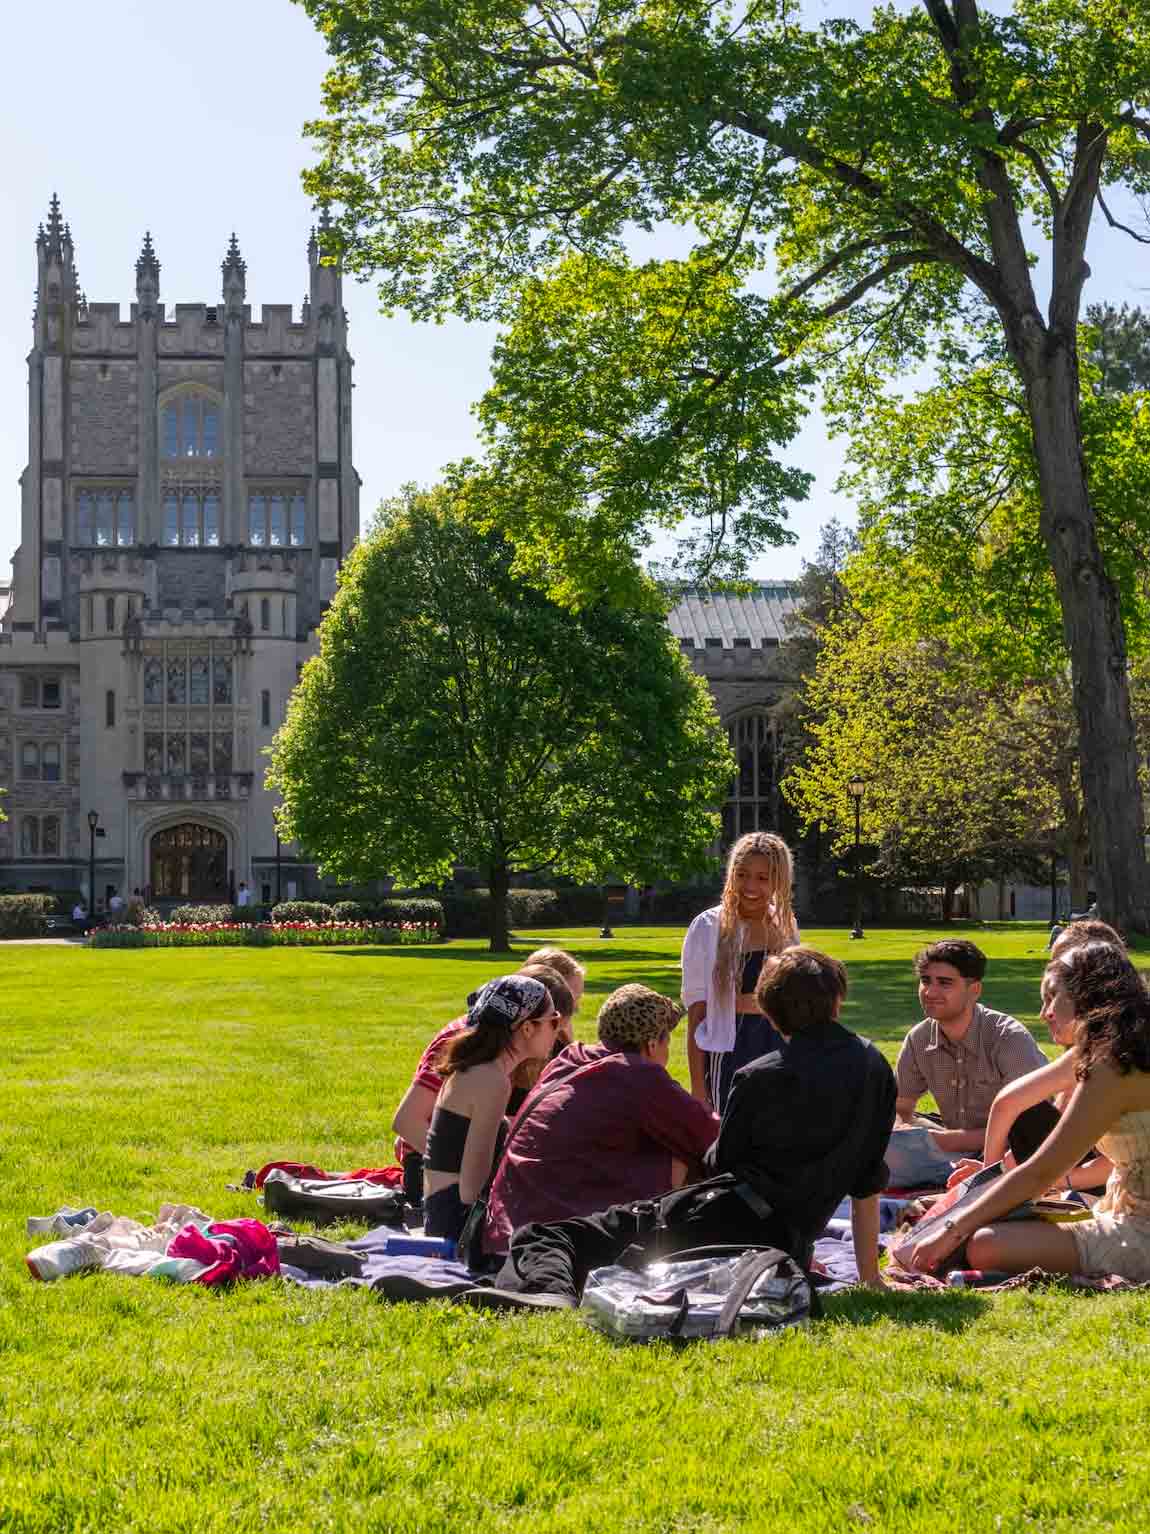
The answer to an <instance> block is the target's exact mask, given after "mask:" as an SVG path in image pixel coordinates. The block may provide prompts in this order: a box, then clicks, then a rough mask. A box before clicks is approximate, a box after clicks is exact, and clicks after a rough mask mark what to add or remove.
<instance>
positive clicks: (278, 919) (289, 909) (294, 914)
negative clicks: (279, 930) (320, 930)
mask: <svg viewBox="0 0 1150 1534" xmlns="http://www.w3.org/2000/svg"><path fill="white" fill-rule="evenodd" d="M272 921H273V922H275V923H276V925H277V926H279V925H282V924H283V923H284V922H295V921H314V922H329V921H331V906H329V905H326V904H325V903H324V902H323V901H322V900H281V901H280V903H279V905H277V906H275V907H274V908H273V910H272Z"/></svg>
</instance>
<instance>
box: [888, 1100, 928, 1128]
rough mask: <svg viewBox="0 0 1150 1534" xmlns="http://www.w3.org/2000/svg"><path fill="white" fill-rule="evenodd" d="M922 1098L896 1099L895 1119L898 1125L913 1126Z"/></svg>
mask: <svg viewBox="0 0 1150 1534" xmlns="http://www.w3.org/2000/svg"><path fill="white" fill-rule="evenodd" d="M920 1101H921V1099H920V1098H917V1097H896V1098H895V1100H894V1119H895V1123H896V1124H913V1123H914V1114H915V1109H916V1108H917V1107H918V1105H919V1102H920Z"/></svg>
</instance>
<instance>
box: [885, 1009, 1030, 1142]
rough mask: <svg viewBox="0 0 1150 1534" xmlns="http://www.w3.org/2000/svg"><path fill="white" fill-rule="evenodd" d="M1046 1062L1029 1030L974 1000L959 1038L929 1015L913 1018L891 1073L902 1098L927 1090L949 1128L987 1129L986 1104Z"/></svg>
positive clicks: (1002, 1013) (918, 1094)
mask: <svg viewBox="0 0 1150 1534" xmlns="http://www.w3.org/2000/svg"><path fill="white" fill-rule="evenodd" d="M1047 1063H1048V1062H1047V1059H1046V1056H1045V1055H1044V1054H1043V1053H1042V1051H1041V1049H1039V1047H1038V1045H1037V1044H1036V1043H1035V1042H1034V1039H1033V1038H1032V1036H1031V1034H1030V1031H1029V1029H1027V1028H1024V1027H1023V1025H1022V1024H1021V1023H1020V1022H1018V1021H1017V1020H1016V1019H1015V1018H1013V1017H1008V1016H1007V1015H1006V1013H1005V1012H992V1011H991V1010H990V1008H989V1007H984V1006H982V1005H981V1004H977V1003H976V1005H975V1008H974V1017H973V1020H972V1021H971V1024H970V1027H969V1028H968V1029H967V1031H966V1033H965V1035H964V1036H963V1038H961V1039H959V1040H958V1041H957V1042H956V1041H955V1040H953V1039H948V1038H947V1036H946V1034H945V1033H943V1031H942V1029H941V1028H940V1027H939V1026H938V1024H937V1023H936V1022H935V1021H934V1019H933V1018H931V1017H927V1018H924V1019H923V1020H922V1022H921V1023H916V1024H915V1025H914V1027H913V1028H912V1029H911V1030H910V1032H909V1033H908V1034H907V1036H906V1038H905V1039H904V1040H903V1043H902V1048H901V1049H900V1050H899V1054H898V1063H897V1065H896V1066H895V1077H896V1079H897V1081H898V1095H899V1097H900V1098H906V1097H911V1098H914V1099H915V1101H916V1102H917V1101H918V1099H919V1098H920V1097H924V1096H925V1095H926V1093H927V1092H929V1093H930V1094H931V1096H932V1097H933V1098H934V1100H935V1102H936V1103H937V1104H938V1111H939V1114H940V1115H941V1117H942V1122H943V1123H944V1124H945V1125H946V1127H947V1129H985V1128H986V1121H987V1119H988V1118H989V1116H990V1105H991V1103H993V1101H994V1099H995V1097H996V1096H997V1095H998V1093H999V1091H1000V1090H1001V1089H1002V1088H1003V1087H1004V1086H1005V1085H1006V1084H1007V1082H1008V1081H1016V1080H1017V1079H1018V1077H1019V1076H1027V1075H1029V1074H1030V1072H1031V1071H1036V1070H1037V1069H1038V1068H1039V1066H1041V1065H1046V1064H1047Z"/></svg>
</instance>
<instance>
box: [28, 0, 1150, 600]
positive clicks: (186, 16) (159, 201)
mask: <svg viewBox="0 0 1150 1534" xmlns="http://www.w3.org/2000/svg"><path fill="white" fill-rule="evenodd" d="M808 9H809V10H810V12H811V14H812V16H814V15H829V14H841V12H842V11H843V10H844V9H847V10H855V11H857V10H861V9H862V7H861V4H860V3H859V0H846V3H845V4H844V3H843V0H835V3H825V0H811V3H810V4H809V7H808ZM4 43H5V47H4V62H3V64H2V65H0V85H2V89H0V125H2V127H0V132H2V142H3V143H5V144H6V145H7V146H8V152H7V155H6V171H5V182H6V185H7V188H8V190H7V193H6V195H5V205H6V208H7V214H6V217H5V220H4V225H3V229H4V238H3V241H2V242H0V293H2V294H3V302H2V303H0V474H2V476H3V481H2V482H3V486H4V490H3V494H2V495H0V575H7V571H8V564H7V562H8V559H9V558H10V556H11V552H12V550H13V548H14V547H15V545H16V543H17V541H18V538H19V489H18V486H17V482H16V481H17V477H18V475H19V474H20V472H21V470H22V469H23V467H24V465H25V463H26V462H27V457H28V444H27V369H26V366H25V358H26V356H27V352H28V348H29V346H30V344H31V313H32V302H33V294H34V289H35V271H36V266H35V254H34V249H33V242H34V239H35V234H36V226H37V224H38V223H39V222H40V220H41V219H42V218H43V217H44V216H45V212H46V209H47V205H48V199H49V197H50V195H51V193H52V191H53V189H55V190H57V191H58V192H59V195H60V198H61V202H62V205H63V210H64V216H65V217H66V218H67V219H68V220H69V222H70V223H71V225H72V232H73V236H74V239H75V242H76V254H77V263H78V266H79V270H80V276H81V280H82V283H83V286H84V288H85V290H86V292H87V294H88V298H89V299H90V300H91V301H93V302H105V303H107V302H115V301H118V302H119V303H120V304H121V305H122V306H123V308H124V311H125V313H126V312H127V307H128V304H129V303H130V302H131V300H132V297H133V294H134V284H135V269H134V263H135V259H136V255H137V253H138V251H139V248H140V242H141V239H142V237H143V234H144V230H145V229H151V231H152V236H153V239H154V241H155V246H156V251H157V254H158V256H159V258H160V262H161V264H162V273H161V297H162V299H163V301H164V303H165V304H168V305H173V304H175V303H176V302H181V303H196V302H212V301H214V300H215V299H217V298H218V297H219V280H220V273H219V267H220V261H221V260H222V259H223V255H224V250H225V248H226V245H227V240H228V236H229V234H230V232H231V230H232V229H235V230H236V231H237V233H238V235H239V239H240V246H241V249H242V251H243V254H244V257H245V259H246V261H247V264H248V298H249V300H250V302H251V303H252V304H253V305H254V306H255V307H256V309H257V311H258V306H259V305H260V304H261V303H286V302H289V301H290V302H292V303H294V304H296V305H298V304H299V302H300V300H301V299H302V297H303V294H304V291H305V289H306V286H307V263H306V258H305V245H306V242H307V235H308V228H309V225H310V223H311V212H310V209H309V207H308V205H307V202H306V200H305V198H304V196H303V193H302V191H301V188H300V182H299V175H300V170H301V168H302V167H303V166H304V165H305V164H306V163H307V162H308V160H309V157H310V148H309V146H308V145H306V144H305V143H304V141H303V139H302V135H301V131H300V130H301V125H302V124H303V122H304V121H305V120H306V119H307V118H309V117H312V116H317V115H318V109H319V89H320V81H321V79H322V76H323V73H324V69H325V64H326V58H325V54H324V50H323V47H322V45H321V43H320V39H319V37H318V34H317V33H316V32H315V31H314V30H313V28H312V26H311V24H310V23H309V21H308V19H307V17H306V15H305V14H304V12H303V11H302V10H301V9H300V8H299V7H298V6H296V5H293V4H291V3H290V0H199V3H198V4H197V5H195V6H194V7H191V8H186V7H184V6H176V5H171V4H163V3H161V4H156V3H155V0H147V3H145V0H95V3H93V0H56V3H55V4H53V5H51V6H44V7H43V8H42V9H41V8H40V7H39V6H35V5H21V6H19V7H17V6H15V5H9V6H7V7H5V16H4ZM1091 262H1092V265H1093V267H1094V272H1095V279H1094V281H1093V282H1092V283H1091V285H1090V290H1089V296H1090V297H1091V298H1102V297H1112V298H1115V299H1117V300H1121V299H1123V298H1125V299H1129V300H1131V301H1134V302H1137V301H1138V300H1139V298H1140V296H1142V294H1143V290H1144V289H1145V288H1146V287H1147V284H1148V281H1150V261H1148V260H1147V252H1146V251H1145V250H1143V249H1141V248H1139V247H1136V246H1134V245H1132V244H1130V243H1129V242H1128V241H1126V240H1124V239H1120V238H1119V237H1110V238H1106V237H1101V238H1099V239H1098V240H1097V241H1096V243H1095V245H1094V247H1093V249H1092V251H1091ZM345 297H346V305H347V309H348V313H349V317H350V324H351V346H352V351H353V353H354V355H355V358H356V384H357V389H356V396H355V424H354V430H355V459H356V464H357V467H358V469H359V472H360V474H361V475H362V476H363V481H364V487H363V495H364V499H363V506H364V510H365V512H368V511H370V510H371V509H372V508H373V507H374V506H375V505H376V503H377V502H378V501H379V500H380V499H381V498H382V497H384V496H386V495H389V494H391V493H392V492H393V491H394V490H396V489H397V487H398V486H400V485H401V484H403V483H404V482H405V481H407V480H416V481H419V482H423V483H428V482H430V481H432V480H434V478H435V477H436V475H437V473H438V470H439V468H440V466H441V465H442V464H444V463H445V462H447V461H449V460H450V459H453V458H457V457H459V456H461V455H462V454H464V453H466V452H468V451H470V450H471V449H472V448H473V447H474V443H475V438H474V426H473V420H472V416H471V411H470V407H471V404H472V402H473V401H474V400H476V399H477V398H478V397H479V396H480V395H481V394H482V392H483V390H484V387H485V385H486V380H487V370H488V352H489V348H490V343H491V334H490V332H489V331H486V330H485V329H484V328H483V327H480V326H463V325H461V324H449V325H444V326H438V327H437V326H429V325H413V324H411V323H409V322H408V321H406V320H402V319H394V320H386V319H383V318H382V317H381V316H380V315H379V314H378V313H377V311H376V305H375V299H374V294H373V292H372V290H371V289H370V288H369V287H363V286H359V285H356V284H352V283H348V284H347V286H346V290H345ZM790 457H791V459H792V461H794V462H797V463H799V464H800V465H801V466H802V467H804V468H806V469H808V470H810V471H811V472H813V473H814V475H815V486H814V489H813V492H812V495H811V498H810V500H809V501H808V502H807V503H806V504H805V505H803V506H800V507H797V508H796V509H795V511H794V513H793V518H792V525H793V527H794V529H795V531H796V532H797V533H798V535H799V542H798V544H797V545H795V546H793V547H791V548H786V549H779V550H776V551H769V552H768V553H767V554H765V555H764V556H763V559H762V561H761V563H760V566H759V570H760V573H761V574H763V575H765V576H773V577H776V578H780V577H788V576H792V575H795V574H797V573H798V569H799V562H800V559H801V558H802V557H803V556H804V555H807V556H809V555H810V554H811V553H812V552H813V550H814V547H815V543H816V539H817V531H818V528H819V526H820V524H821V523H822V522H824V521H825V520H826V519H827V518H828V517H829V516H830V515H831V514H832V512H834V511H835V510H836V509H837V510H838V511H839V512H840V514H843V515H846V516H849V514H850V508H849V506H846V505H843V504H842V503H838V502H836V499H835V497H834V494H833V491H832V486H833V483H834V480H835V477H836V474H837V472H838V467H839V464H840V461H841V457H840V453H839V450H838V448H837V446H836V444H833V443H828V442H827V440H826V435H825V432H824V430H823V428H822V425H821V422H820V421H819V419H818V418H817V417H815V418H813V419H812V420H811V422H810V423H809V425H808V426H807V428H806V430H805V431H804V433H803V435H802V437H801V439H800V440H799V441H798V443H797V444H796V445H795V447H794V448H793V449H792V452H791V455H790Z"/></svg>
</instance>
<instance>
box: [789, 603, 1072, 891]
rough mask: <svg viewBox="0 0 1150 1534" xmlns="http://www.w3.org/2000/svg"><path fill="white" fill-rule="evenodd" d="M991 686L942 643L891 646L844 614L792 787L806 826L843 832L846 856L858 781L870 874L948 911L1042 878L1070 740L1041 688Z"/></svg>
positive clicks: (827, 637) (812, 697) (836, 623)
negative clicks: (852, 785)
mask: <svg viewBox="0 0 1150 1534" xmlns="http://www.w3.org/2000/svg"><path fill="white" fill-rule="evenodd" d="M980 680H981V679H980V677H979V675H978V672H977V668H975V667H972V666H971V665H970V663H969V661H967V660H966V659H965V658H964V657H962V656H961V655H956V654H955V653H954V652H953V651H951V650H949V649H948V648H947V647H946V646H945V645H943V644H940V643H937V642H935V643H928V642H922V641H915V640H909V641H908V640H903V641H902V642H899V641H895V640H891V639H890V638H888V637H887V636H886V635H884V634H883V632H882V631H881V630H880V629H879V627H878V626H877V625H875V624H873V623H869V622H868V621H867V620H866V619H865V618H863V617H862V616H860V615H859V614H858V613H856V612H854V611H852V610H850V609H844V610H842V611H840V612H839V614H838V615H837V616H835V617H834V618H832V619H831V620H830V622H828V623H827V624H826V625H825V626H824V627H823V629H822V630H821V633H820V645H819V651H818V658H817V662H816V665H815V669H814V671H813V672H812V673H811V674H810V675H809V676H808V677H807V679H806V687H805V700H806V704H807V708H808V710H809V715H808V725H807V743H806V750H805V752H804V755H803V757H802V760H801V761H800V762H799V763H798V764H797V765H796V766H795V767H794V768H793V769H792V770H791V772H790V773H789V775H788V777H787V779H786V781H785V783H784V785H783V789H784V793H785V794H786V795H787V797H788V798H789V799H790V801H791V802H792V803H793V804H794V805H795V807H796V809H797V810H798V811H799V813H800V815H801V816H802V818H803V820H804V821H805V822H806V823H808V824H810V823H813V822H816V821H819V820H823V821H826V822H827V823H828V824H830V825H831V826H832V827H834V828H835V829H834V831H833V835H832V850H833V851H834V852H836V853H837V854H838V855H839V856H840V857H843V858H849V856H850V853H851V844H852V838H853V829H854V826H853V803H852V800H851V798H850V796H849V792H848V787H847V785H848V783H849V782H850V780H851V779H852V778H861V779H862V780H863V782H864V784H865V792H864V795H863V799H862V830H863V838H864V841H865V842H866V843H867V844H868V847H869V848H870V849H871V856H870V869H871V872H872V873H873V874H875V875H876V876H877V877H879V878H880V879H882V880H883V881H884V882H887V883H894V884H912V885H921V884H932V885H933V884H938V885H940V886H941V887H942V888H943V890H944V892H945V899H944V909H945V910H946V912H947V914H949V910H950V905H951V902H952V900H953V895H954V891H955V889H956V888H957V887H958V885H960V884H963V883H972V882H973V883H980V882H981V881H983V880H986V879H1001V878H1005V877H1007V876H1008V875H1011V874H1014V873H1017V872H1020V871H1021V872H1026V873H1030V874H1034V873H1035V871H1036V868H1037V864H1038V860H1039V858H1040V856H1042V855H1043V854H1044V853H1046V852H1047V851H1048V850H1049V849H1050V847H1051V845H1052V836H1053V833H1054V832H1055V830H1056V828H1057V827H1058V824H1059V818H1060V805H1059V798H1058V783H1057V781H1056V780H1057V775H1058V771H1059V767H1060V765H1061V764H1062V763H1064V762H1065V761H1067V760H1068V759H1069V760H1070V762H1071V765H1072V755H1071V752H1070V751H1068V747H1072V746H1073V735H1072V731H1070V732H1068V731H1067V729H1066V724H1065V721H1064V720H1063V719H1061V718H1060V717H1059V715H1058V713H1057V711H1056V710H1054V709H1051V707H1050V705H1049V700H1048V699H1047V698H1046V697H1045V696H1044V695H1043V693H1042V692H1041V690H1039V689H1034V688H1031V689H1027V690H1026V691H1021V692H1013V693H1012V692H1008V691H1005V690H999V691H998V692H995V691H992V690H988V689H987V688H986V687H985V686H982V685H980ZM1068 733H1069V734H1070V739H1069V740H1068V739H1067V735H1068Z"/></svg>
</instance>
